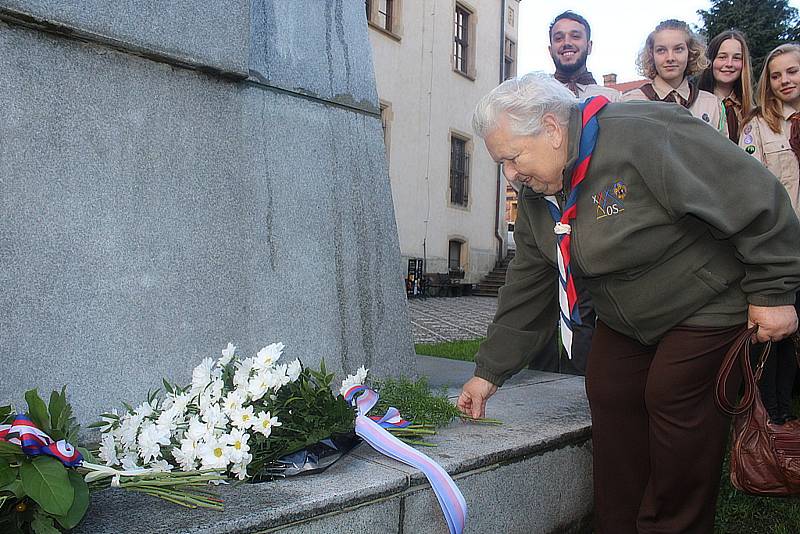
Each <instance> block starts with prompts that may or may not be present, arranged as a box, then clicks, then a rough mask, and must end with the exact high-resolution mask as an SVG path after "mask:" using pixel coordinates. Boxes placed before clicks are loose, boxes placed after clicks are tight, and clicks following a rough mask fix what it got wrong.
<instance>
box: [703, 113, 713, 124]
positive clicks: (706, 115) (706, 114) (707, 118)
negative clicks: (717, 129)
mask: <svg viewBox="0 0 800 534" xmlns="http://www.w3.org/2000/svg"><path fill="white" fill-rule="evenodd" d="M703 120H704V121H706V122H708V121H710V120H711V119H710V118H709V117H708V113H703Z"/></svg>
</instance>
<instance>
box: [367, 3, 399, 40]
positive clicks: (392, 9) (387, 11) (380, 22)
mask: <svg viewBox="0 0 800 534" xmlns="http://www.w3.org/2000/svg"><path fill="white" fill-rule="evenodd" d="M399 3H400V0H365V2H364V7H365V9H366V11H367V21H368V22H369V23H370V24H372V25H373V26H374V27H377V28H379V29H381V30H386V31H387V32H389V33H390V34H393V35H394V36H397V34H398V20H397V13H398V8H399V5H398V4H399Z"/></svg>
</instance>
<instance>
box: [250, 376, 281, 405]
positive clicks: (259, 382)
mask: <svg viewBox="0 0 800 534" xmlns="http://www.w3.org/2000/svg"><path fill="white" fill-rule="evenodd" d="M276 387H280V377H279V376H278V375H277V374H276V373H274V372H273V371H272V370H271V369H267V370H263V371H259V373H258V374H257V375H256V376H254V377H253V378H251V379H250V383H249V384H248V385H247V392H248V393H249V394H250V398H251V399H252V400H253V401H257V400H259V399H260V398H261V397H263V396H264V395H266V393H267V392H268V391H269V390H270V389H272V388H276Z"/></svg>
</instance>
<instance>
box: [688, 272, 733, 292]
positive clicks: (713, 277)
mask: <svg viewBox="0 0 800 534" xmlns="http://www.w3.org/2000/svg"><path fill="white" fill-rule="evenodd" d="M695 275H697V278H699V279H700V280H702V281H703V283H704V284H706V285H707V286H708V287H710V288H711V289H713V290H714V292H716V293H717V294H719V293H722V292H723V291H727V290H728V289H729V288H730V287H731V286H730V282H729V281H728V280H727V279H726V278H724V277H723V276H722V275H720V274H718V273H713V272H711V271H709V270H708V269H707V268H706V267H705V266H704V267H700V268H699V269H697V270H696V271H695Z"/></svg>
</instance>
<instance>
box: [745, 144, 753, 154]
mask: <svg viewBox="0 0 800 534" xmlns="http://www.w3.org/2000/svg"><path fill="white" fill-rule="evenodd" d="M744 150H745V152H747V153H748V154H752V153H753V152H755V151H756V147H754V146H753V145H748V146H747V148H745V149H744Z"/></svg>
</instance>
